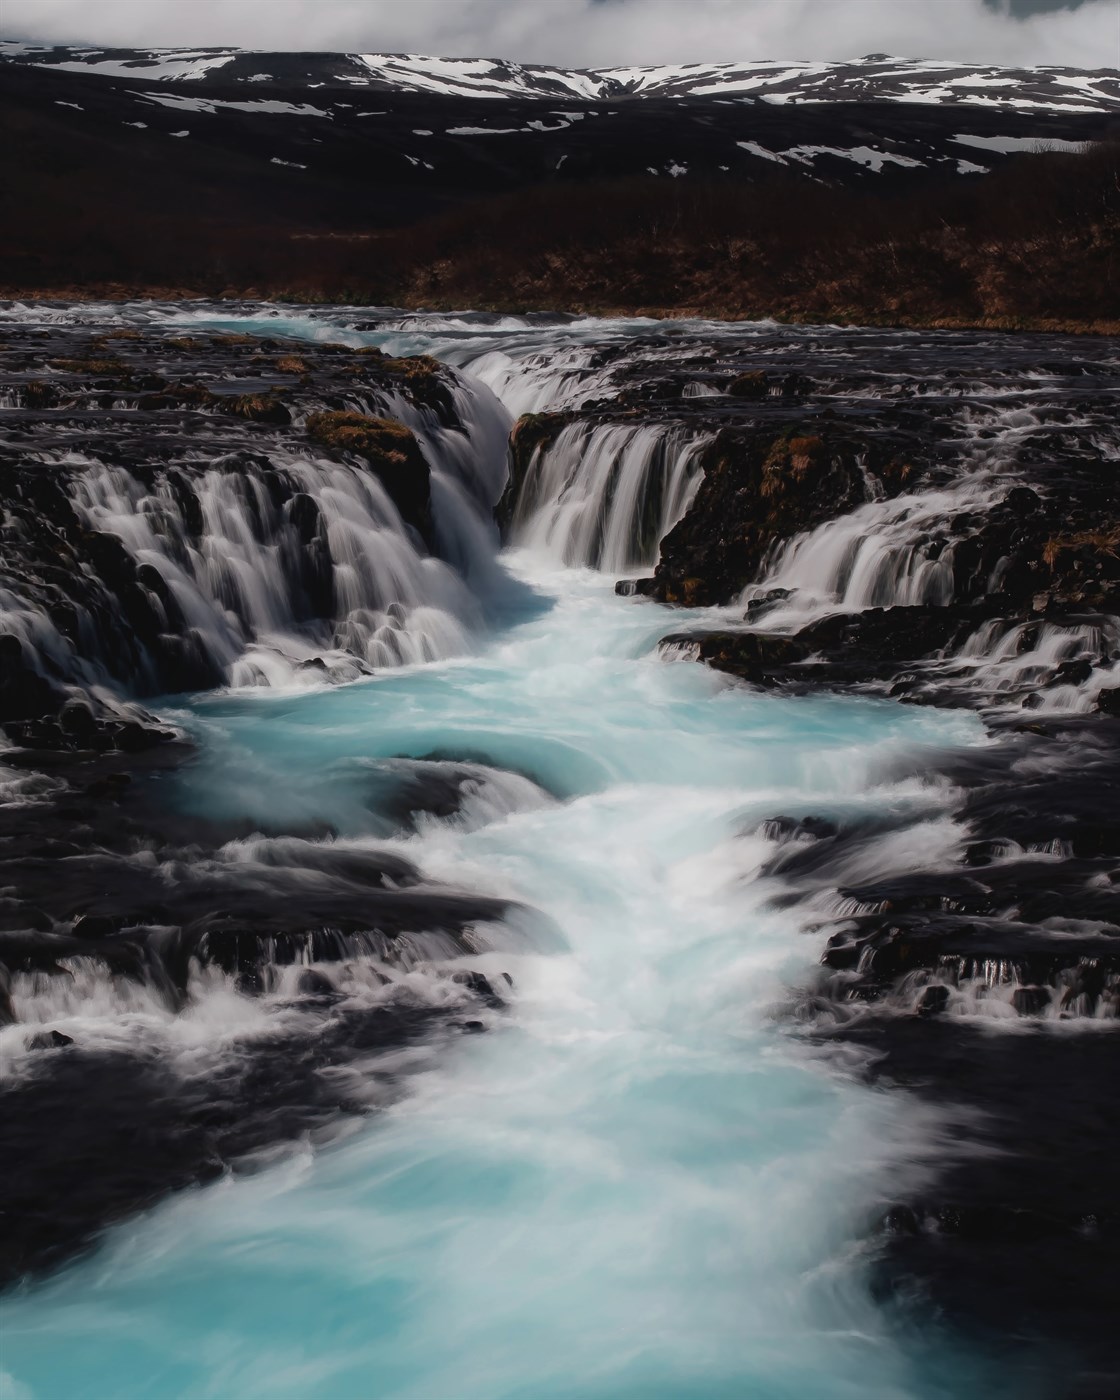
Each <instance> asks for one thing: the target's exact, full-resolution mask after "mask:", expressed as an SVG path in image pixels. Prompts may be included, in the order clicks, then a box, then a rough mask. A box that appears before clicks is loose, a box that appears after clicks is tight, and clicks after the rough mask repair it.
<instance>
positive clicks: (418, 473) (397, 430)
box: [307, 411, 432, 539]
mask: <svg viewBox="0 0 1120 1400" xmlns="http://www.w3.org/2000/svg"><path fill="white" fill-rule="evenodd" d="M307 433H308V436H309V437H310V438H311V439H312V441H313V442H317V443H319V444H321V445H322V446H323V447H328V448H331V449H333V450H334V451H335V452H343V453H348V454H351V455H353V456H357V457H361V458H362V459H363V460H364V461H365V462H366V463H368V465H369V466H370V467H372V469H373V471H374V472H375V474H376V475H377V477H378V478H379V479H380V481H381V484H382V485H383V486H384V487H385V490H386V491H387V492H388V493H389V496H390V498H391V499H392V501H393V504H394V505H395V506H396V507H397V509H398V510H399V511H400V513H401V516H402V518H403V519H404V520H405V521H407V522H408V524H410V525H413V526H415V527H416V529H418V530H419V531H420V533H421V534H422V535H423V536H424V537H425V538H426V539H428V538H430V536H431V528H432V504H431V472H430V471H429V468H428V464H427V462H426V461H425V460H424V456H423V454H422V453H421V451H420V444H419V443H418V442H417V441H416V438H415V436H414V435H413V433H412V430H411V429H410V428H407V427H406V426H405V425H404V424H403V423H399V422H397V420H396V419H395V418H373V417H371V416H370V415H368V414H365V413H346V412H342V411H327V412H322V413H313V414H312V415H311V417H310V418H308V420H307Z"/></svg>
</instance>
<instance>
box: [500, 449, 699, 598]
mask: <svg viewBox="0 0 1120 1400" xmlns="http://www.w3.org/2000/svg"><path fill="white" fill-rule="evenodd" d="M710 441H711V437H710V435H704V436H697V435H696V434H695V433H693V432H690V431H689V430H688V429H687V428H685V427H684V426H683V425H682V424H679V423H670V424H661V423H643V424H618V423H582V422H577V423H570V424H568V425H567V426H566V427H565V428H563V429H561V431H560V433H559V434H558V435H557V437H556V439H555V441H553V442H551V443H547V444H545V445H544V446H542V447H540V448H538V449H537V450H536V451H535V452H534V454H533V457H532V459H531V461H530V463H529V468H528V471H527V473H526V476H525V480H524V482H523V483H522V484H521V488H520V491H519V492H518V496H517V499H516V502H515V504H514V509H513V515H512V521H511V528H510V538H511V539H512V541H513V542H514V543H515V544H518V545H521V546H524V547H525V548H528V549H531V550H536V551H539V552H541V553H543V554H545V555H548V556H551V557H552V558H554V559H555V560H557V562H560V563H563V564H569V565H581V564H582V565H589V566H591V567H593V568H597V569H602V570H604V571H606V572H608V573H626V572H628V571H631V570H633V569H638V568H643V567H645V568H648V567H649V566H650V565H652V564H653V563H655V562H656V559H657V546H658V544H659V543H660V541H661V540H662V539H663V538H664V536H665V535H666V534H667V533H668V532H669V530H671V529H672V527H673V526H674V525H675V524H676V522H677V521H678V520H679V519H680V518H681V516H682V515H683V514H684V513H685V511H686V510H687V509H688V506H689V503H690V501H691V500H692V497H693V495H694V494H695V491H696V488H697V486H698V485H699V482H700V459H701V456H702V454H703V452H704V449H705V448H706V447H707V446H708V443H709V442H710Z"/></svg>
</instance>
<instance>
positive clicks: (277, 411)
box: [213, 394, 292, 427]
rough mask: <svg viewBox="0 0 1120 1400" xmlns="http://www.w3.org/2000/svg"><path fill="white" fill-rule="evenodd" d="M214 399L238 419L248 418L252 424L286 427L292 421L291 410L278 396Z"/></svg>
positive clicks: (242, 396) (245, 395)
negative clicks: (272, 424)
mask: <svg viewBox="0 0 1120 1400" xmlns="http://www.w3.org/2000/svg"><path fill="white" fill-rule="evenodd" d="M213 399H214V400H215V401H216V402H217V403H218V404H219V405H220V406H221V407H222V408H224V409H225V410H226V412H227V413H235V414H236V415H237V417H238V418H247V419H248V420H249V422H250V423H275V424H277V425H278V426H280V427H286V426H287V425H288V424H289V423H290V422H291V421H292V414H291V410H290V409H289V408H288V407H287V405H286V404H284V403H283V402H282V401H281V399H280V396H279V395H278V394H239V395H238V396H237V397H236V398H234V399H228V398H227V399H223V398H222V397H221V396H220V395H217V394H215V395H213Z"/></svg>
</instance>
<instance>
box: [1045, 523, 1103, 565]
mask: <svg viewBox="0 0 1120 1400" xmlns="http://www.w3.org/2000/svg"><path fill="white" fill-rule="evenodd" d="M1078 554H1089V555H1095V556H1097V557H1099V556H1101V555H1109V556H1110V557H1111V558H1113V559H1120V525H1110V526H1106V527H1105V528H1104V529H1100V530H1081V531H1078V532H1076V533H1070V534H1065V535H1051V537H1050V538H1049V539H1048V540H1047V541H1046V543H1045V545H1043V547H1042V558H1043V560H1044V561H1045V562H1046V563H1047V564H1048V565H1049V566H1050V568H1051V569H1059V568H1061V567H1062V566H1063V565H1068V563H1069V562H1070V561H1071V560H1072V559H1073V558H1075V557H1076V556H1077V555H1078Z"/></svg>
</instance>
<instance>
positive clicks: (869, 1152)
mask: <svg viewBox="0 0 1120 1400" xmlns="http://www.w3.org/2000/svg"><path fill="white" fill-rule="evenodd" d="M518 567H520V568H521V569H522V570H526V571H528V575H529V579H530V582H531V583H532V584H533V585H534V587H535V588H536V589H537V591H538V593H539V595H540V599H541V605H540V606H539V607H538V608H537V609H536V610H530V611H529V613H527V614H526V616H525V617H524V619H523V620H522V621H520V622H518V623H516V624H514V625H512V626H510V627H509V628H507V629H506V630H504V631H503V632H501V633H500V634H498V635H497V636H495V637H494V638H493V639H492V640H491V642H490V643H488V644H487V645H486V646H485V648H484V649H483V650H482V651H481V652H480V653H479V654H478V655H476V656H472V657H467V658H464V659H461V660H458V661H453V662H446V663H441V664H438V665H431V666H427V667H423V668H417V669H413V670H410V671H408V670H406V671H399V672H395V673H389V674H383V675H381V676H379V677H377V678H375V679H373V680H370V681H365V682H361V683H357V684H354V685H350V686H345V687H337V688H333V689H323V690H320V691H310V692H308V691H304V692H299V693H289V694H284V695H277V694H275V693H271V694H269V693H266V692H259V693H237V694H225V695H221V696H215V697H209V698H203V699H200V700H199V701H198V702H197V703H196V704H194V705H193V706H192V707H191V710H190V712H189V716H188V720H189V723H190V724H191V725H192V726H193V727H194V728H195V730H196V732H197V733H198V735H199V738H200V743H201V756H200V759H199V761H198V763H197V764H196V765H195V766H194V767H193V768H192V769H191V770H190V771H189V772H188V773H187V774H186V775H185V776H184V777H183V778H182V779H181V780H179V784H178V787H177V789H176V793H175V796H176V800H178V801H179V802H181V803H182V804H183V805H184V806H185V807H187V808H188V809H193V810H195V811H199V812H206V813H208V814H210V815H215V816H223V817H248V818H251V819H252V821H253V822H257V823H261V824H269V825H285V824H286V825H289V826H290V825H298V824H301V823H305V822H323V821H326V822H329V823H331V824H332V825H333V826H334V828H335V829H336V830H337V831H338V833H339V839H345V840H350V841H356V842H372V843H374V844H377V845H380V846H389V847H391V848H392V849H394V850H396V851H399V852H401V853H403V854H405V855H407V856H408V857H409V858H410V859H411V860H413V861H415V862H416V864H417V865H419V866H420V867H421V869H422V870H423V871H424V872H425V873H426V874H427V875H428V876H430V877H431V878H432V879H433V880H440V881H445V882H448V883H451V884H453V885H455V886H458V887H460V888H463V887H466V888H471V889H477V890H481V891H484V892H486V893H490V894H498V895H505V896H510V897H513V898H515V899H518V900H520V901H523V902H524V903H525V904H526V905H528V906H530V907H531V908H532V909H534V910H536V911H539V916H540V917H539V919H538V921H537V923H536V924H534V923H533V921H532V920H530V921H528V922H527V923H526V924H525V925H524V927H521V926H518V925H517V924H516V923H515V926H514V927H513V928H512V929H511V930H510V931H509V934H508V937H507V939H506V941H505V943H504V944H501V945H500V946H496V947H495V950H493V951H488V952H483V953H481V954H480V955H479V956H478V958H477V964H478V966H479V967H480V968H481V969H483V970H488V971H490V972H495V973H496V972H499V971H505V972H508V973H509V974H510V975H511V976H512V977H513V980H514V985H515V991H514V993H513V1005H512V1009H511V1011H510V1012H509V1014H508V1015H505V1016H497V1017H494V1018H493V1023H492V1026H491V1029H490V1031H489V1033H488V1034H486V1035H481V1036H473V1037H468V1038H462V1039H460V1040H456V1041H454V1042H452V1044H451V1046H450V1048H449V1049H448V1050H447V1051H446V1052H445V1053H443V1054H441V1055H440V1056H438V1057H436V1058H435V1059H432V1060H428V1061H425V1062H424V1063H423V1065H422V1066H421V1067H420V1068H419V1069H418V1070H414V1071H413V1072H412V1073H411V1075H410V1077H409V1079H408V1092H407V1093H405V1094H404V1095H403V1096H402V1097H401V1098H400V1100H399V1101H398V1102H396V1103H395V1104H394V1105H392V1106H391V1107H389V1108H387V1109H386V1110H385V1111H384V1112H383V1113H380V1114H378V1115H376V1116H374V1117H372V1118H370V1119H367V1120H364V1121H363V1122H362V1124H361V1126H360V1129H359V1130H358V1131H357V1132H356V1133H354V1134H353V1135H351V1136H350V1137H349V1138H347V1139H346V1140H345V1141H342V1142H338V1143H335V1144H334V1145H333V1146H329V1147H325V1148H317V1149H314V1150H313V1149H312V1147H311V1146H310V1145H304V1146H297V1147H296V1148H295V1149H293V1150H292V1151H291V1152H289V1153H285V1154H283V1155H281V1156H280V1157H279V1158H278V1160H277V1161H276V1162H275V1163H274V1164H273V1165H271V1166H268V1167H266V1168H262V1169H260V1170H258V1171H256V1172H255V1173H254V1174H252V1175H246V1176H239V1177H237V1178H234V1179H230V1180H227V1181H224V1182H222V1183H220V1184H219V1185H217V1186H214V1187H209V1188H206V1189H203V1190H198V1191H195V1192H190V1193H187V1194H184V1195H182V1196H180V1197H178V1198H176V1199H174V1200H173V1201H171V1202H169V1203H167V1204H165V1205H163V1206H161V1207H160V1208H158V1209H156V1210H154V1211H153V1212H151V1213H150V1214H148V1215H147V1216H145V1217H143V1218H140V1219H137V1220H133V1221H130V1222H127V1223H125V1224H123V1225H121V1226H119V1227H117V1228H116V1229H115V1230H114V1231H112V1232H111V1233H110V1235H109V1236H108V1238H107V1239H106V1241H105V1243H104V1245H103V1246H102V1247H101V1248H100V1249H99V1250H98V1252H97V1253H95V1254H94V1255H93V1256H92V1257H90V1258H87V1259H86V1260H83V1261H81V1262H79V1263H77V1264H75V1265H72V1266H71V1267H69V1268H68V1269H66V1270H65V1271H63V1272H62V1273H60V1274H58V1275H56V1276H55V1277H54V1278H52V1279H51V1280H49V1281H47V1282H45V1283H43V1284H40V1285H38V1286H37V1287H35V1288H34V1289H33V1290H31V1291H28V1292H26V1293H23V1294H21V1295H18V1296H14V1297H10V1298H9V1299H8V1300H7V1303H6V1306H5V1317H4V1323H3V1346H2V1362H0V1370H2V1371H3V1372H4V1373H6V1375H5V1379H4V1380H3V1381H2V1382H0V1396H2V1397H4V1400H29V1398H30V1400H110V1397H113V1400H140V1397H145V1400H147V1398H149V1397H150V1398H151V1400H234V1398H235V1397H236V1400H257V1397H261V1400H263V1397H268V1398H269V1400H309V1398H310V1397H315V1400H359V1398H361V1400H365V1397H370V1398H371V1400H372V1397H378V1400H390V1397H391V1400H572V1398H573V1397H579V1400H779V1398H780V1400H841V1397H851V1398H852V1400H856V1397H861V1398H862V1397H881V1398H882V1400H886V1397H891V1398H892V1400H900V1398H901V1397H935V1396H936V1397H946V1400H948V1397H952V1398H953V1400H961V1397H971V1396H981V1395H991V1394H995V1393H998V1390H997V1388H996V1387H995V1385H994V1382H993V1378H992V1377H991V1376H990V1375H987V1374H985V1373H984V1372H983V1371H982V1370H981V1369H980V1367H979V1365H978V1363H976V1362H974V1361H973V1360H972V1359H970V1358H969V1357H968V1356H966V1355H965V1354H963V1353H961V1352H953V1351H950V1350H947V1349H945V1348H942V1347H940V1346H938V1344H937V1338H936V1337H935V1336H934V1335H933V1334H931V1333H925V1334H923V1337H922V1338H918V1337H916V1336H914V1335H911V1334H909V1333H906V1332H903V1331H902V1330H900V1327H899V1325H898V1323H897V1321H896V1320H895V1319H893V1318H892V1317H891V1316H890V1315H888V1314H887V1313H886V1312H884V1311H883V1309H882V1308H881V1307H879V1306H878V1305H877V1304H876V1303H875V1302H874V1301H873V1300H872V1298H871V1297H870V1294H869V1291H868V1288H867V1283H866V1258H867V1256H866V1245H865V1243H864V1241H865V1239H866V1235H867V1231H868V1228H869V1225H870V1223H871V1221H872V1220H873V1219H874V1217H875V1214H876V1212H877V1210H879V1209H881V1207H882V1204H883V1203H884V1202H885V1201H890V1200H893V1199H897V1198H898V1197H899V1196H900V1195H902V1194H903V1193H904V1190H905V1188H906V1186H907V1185H909V1184H912V1183H913V1182H914V1181H915V1180H916V1179H918V1178H920V1177H921V1175H922V1174H923V1173H924V1172H926V1171H927V1170H928V1169H929V1162H930V1160H931V1154H935V1153H936V1150H937V1145H938V1142H939V1140H940V1138H941V1136H942V1134H943V1133H944V1131H945V1129H944V1127H943V1125H941V1124H939V1122H938V1121H937V1119H936V1116H935V1115H933V1114H932V1112H930V1111H929V1110H927V1109H923V1108H922V1107H921V1106H920V1105H919V1104H918V1103H917V1102H916V1101H914V1100H912V1099H910V1098H908V1097H907V1096H906V1095H903V1094H901V1093H895V1094H886V1093H882V1092H877V1091H874V1090H871V1089H869V1088H866V1087H864V1086H862V1085H861V1084H860V1083H859V1082H858V1079H857V1078H856V1077H855V1076H854V1075H852V1074H850V1073H848V1072H847V1070H848V1069H849V1068H851V1067H850V1066H845V1065H844V1063H843V1060H842V1058H841V1057H840V1056H839V1054H838V1053H837V1052H836V1051H835V1050H831V1051H828V1052H826V1053H825V1052H820V1051H815V1050H814V1049H813V1048H812V1046H811V1045H810V1044H809V1043H808V1042H806V1041H805V1040H803V1039H801V1038H799V1037H798V1036H796V1035H794V1034H791V1033H790V1031H789V1024H790V1022H789V1020H788V1018H787V1017H786V1015H785V1013H786V1011H787V1010H788V1007H789V1003H790V999H791V991H790V989H791V988H792V987H794V986H796V985H797V984H798V982H799V981H803V980H804V979H805V978H806V976H807V975H808V974H809V973H810V972H811V969H812V967H813V965H814V963H815V962H816V960H817V958H818V957H819V954H820V944H821V939H822V938H823V935H816V934H813V933H808V932H805V931H803V929H802V927H801V918H803V917H804V916H800V917H798V916H796V915H795V914H794V913H791V912H789V911H786V912H782V911H780V910H777V909H775V908H773V907H771V905H770V903H769V896H770V895H772V894H773V893H774V891H773V889H772V888H768V886H767V882H766V881H765V880H761V879H759V878H757V876H758V871H759V868H760V866H761V864H762V862H763V861H764V859H765V858H766V856H767V854H768V853H772V851H773V847H772V845H770V843H768V842H767V841H766V840H764V839H763V838H762V837H761V836H759V835H758V834H757V833H755V828H756V827H757V825H758V823H759V822H760V821H761V820H762V819H764V818H766V817H769V816H774V815H777V814H779V813H784V814H787V815H794V816H796V815H799V814H810V813H811V814H817V815H828V814H830V813H839V812H844V811H851V810H854V809H860V810H873V811H877V812H882V811H892V810H893V811H896V812H898V813H900V814H901V813H908V814H914V813H917V814H919V815H920V816H921V818H922V819H921V820H920V821H919V822H918V823H917V824H916V825H913V824H912V825H910V826H908V827H907V828H906V829H905V830H904V831H900V832H899V833H897V834H896V836H894V837H891V838H888V839H887V843H886V844H885V845H884V846H883V848H882V853H881V856H880V859H881V860H882V861H884V862H887V863H889V866H890V868H891V869H893V870H899V869H901V868H906V866H907V864H908V863H909V864H911V865H913V866H914V867H917V866H918V865H920V864H922V863H923V862H924V861H926V860H928V855H929V851H930V848H931V846H933V845H938V846H944V845H947V844H951V843H952V842H953V841H954V840H955V839H956V835H955V829H954V827H953V824H952V819H951V815H950V812H951V800H952V799H951V794H948V793H947V792H945V791H944V790H942V789H940V788H938V787H936V786H934V785H926V784H923V783H921V782H919V781H917V780H915V779H913V778H909V779H902V780H895V779H892V777H891V772H892V765H893V766H895V767H896V771H901V770H900V769H899V768H898V767H897V764H898V763H899V762H901V761H902V760H905V759H906V758H907V756H908V755H913V754H914V753H915V752H918V753H920V752H921V751H923V750H927V751H934V750H938V749H940V748H943V747H945V746H952V745H959V744H971V743H980V742H983V736H982V732H981V729H980V725H979V723H978V722H977V721H976V720H975V719H974V718H972V717H970V716H967V715H963V714H955V713H951V712H934V711H927V710H918V709H915V708H911V707H903V706H897V705H891V704H888V703H885V702H877V701H870V700H859V699H840V698H834V697H823V696H821V697H813V698H806V699H788V698H776V697H771V696H760V695H758V694H752V693H750V692H748V691H746V690H743V689H740V688H737V687H733V686H729V685H726V684H725V683H723V682H722V681H721V680H720V678H719V677H717V676H716V675H714V674H713V673H711V672H708V671H707V670H706V669H705V668H703V667H700V666H696V665H692V664H672V663H669V662H666V661H663V660H658V659H657V658H656V656H655V655H654V654H653V651H652V648H653V646H654V643H655V642H656V639H657V638H658V637H659V636H660V635H661V634H662V633H663V632H664V631H666V630H667V624H668V623H671V624H672V625H679V617H677V616H674V617H673V618H672V619H668V618H667V616H666V614H665V613H664V612H663V611H662V610H660V609H658V608H657V607H656V606H655V605H653V604H649V603H645V602H641V601H638V600H630V599H619V598H616V597H614V596H613V592H612V584H611V581H610V580H606V579H603V578H602V577H600V576H597V575H593V574H590V573H554V574H544V573H541V572H539V571H533V569H532V567H531V562H530V561H527V560H521V561H519V564H518ZM432 753H441V754H444V755H448V756H461V757H464V758H470V759H471V760H473V761H477V762H486V763H489V764H491V765H493V766H495V767H498V768H510V769H514V770H516V771H518V772H520V773H523V774H525V775H527V776H528V777H530V778H531V779H533V781H534V783H535V784H538V785H539V786H540V787H541V788H543V789H546V790H547V792H548V793H551V794H552V796H551V797H549V796H547V795H546V794H545V793H543V792H540V791H539V790H538V789H537V788H534V787H531V786H530V785H529V784H523V785H522V786H521V787H520V788H518V789H517V791H516V792H515V793H514V795H513V796H512V797H511V798H510V800H509V801H508V802H506V803H505V805H504V807H503V806H502V805H501V804H497V805H495V806H493V807H487V806H486V804H485V803H482V804H481V805H480V806H478V807H477V809H476V810H474V811H473V812H472V813H468V814H467V815H466V816H464V817H463V818H459V819H450V820H443V821H437V820H434V819H433V820H429V821H426V822H423V823H422V824H421V826H420V828H419V830H418V831H417V832H416V833H415V834H412V835H408V836H401V837H396V838H391V839H387V838H386V837H384V836H383V835H380V834H379V830H380V828H379V827H378V825H377V821H376V813H375V812H374V811H373V809H372V808H371V805H370V782H371V773H372V772H374V771H375V770H376V763H377V760H379V759H382V758H387V757H394V756H411V757H425V756H427V755H430V754H432ZM752 833H754V834H752ZM544 930H547V932H548V936H547V937H546V936H544V932H543V931H544Z"/></svg>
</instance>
